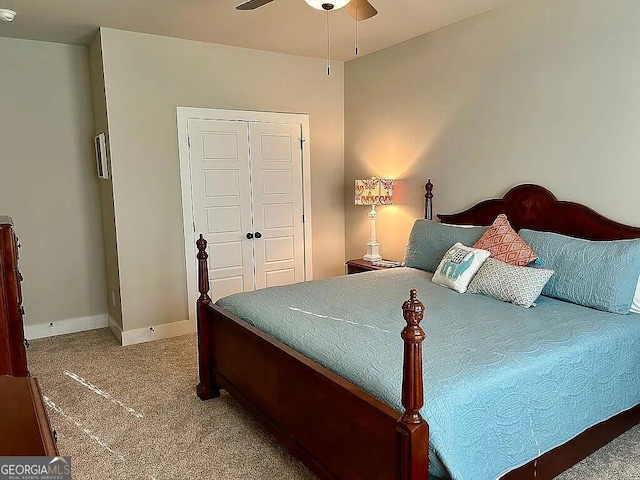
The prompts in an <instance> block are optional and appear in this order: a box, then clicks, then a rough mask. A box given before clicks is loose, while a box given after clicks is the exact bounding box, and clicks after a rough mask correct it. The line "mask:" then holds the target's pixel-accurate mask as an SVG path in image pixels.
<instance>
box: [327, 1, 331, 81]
mask: <svg viewBox="0 0 640 480" xmlns="http://www.w3.org/2000/svg"><path fill="white" fill-rule="evenodd" d="M329 75H331V26H330V25H329V10H327V76H329Z"/></svg>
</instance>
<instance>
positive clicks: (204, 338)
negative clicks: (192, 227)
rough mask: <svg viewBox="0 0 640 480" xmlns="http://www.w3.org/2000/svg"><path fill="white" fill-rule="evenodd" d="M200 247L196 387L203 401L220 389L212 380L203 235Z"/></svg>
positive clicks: (216, 395) (209, 300) (208, 300)
mask: <svg viewBox="0 0 640 480" xmlns="http://www.w3.org/2000/svg"><path fill="white" fill-rule="evenodd" d="M196 246H197V247H198V255H197V258H198V290H199V291H200V297H199V298H198V302H197V303H196V311H197V316H198V356H199V357H200V358H199V360H198V365H199V374H200V383H199V384H198V386H197V387H196V393H197V394H198V397H200V399H201V400H209V399H210V398H214V397H218V396H220V389H219V388H218V387H217V386H216V385H215V384H213V382H212V379H211V373H212V372H211V370H210V359H211V345H210V342H211V336H210V333H209V319H208V315H207V311H208V305H209V304H210V303H211V297H209V266H208V265H207V257H208V256H209V255H207V252H206V249H207V241H206V240H205V239H204V237H203V236H202V234H200V238H199V239H198V240H197V241H196Z"/></svg>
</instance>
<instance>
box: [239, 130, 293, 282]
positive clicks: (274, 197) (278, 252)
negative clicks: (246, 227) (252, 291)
mask: <svg viewBox="0 0 640 480" xmlns="http://www.w3.org/2000/svg"><path fill="white" fill-rule="evenodd" d="M300 136H301V127H300V125H289V124H277V123H252V124H251V125H250V126H249V143H250V158H251V172H252V189H253V223H254V230H255V232H259V234H260V235H261V236H260V238H256V239H255V240H254V241H255V247H254V248H255V259H256V287H257V288H264V287H273V286H277V285H286V284H290V283H295V282H301V281H304V279H305V278H304V224H303V221H302V218H303V217H302V215H303V195H302V193H303V192H302V150H301V148H300Z"/></svg>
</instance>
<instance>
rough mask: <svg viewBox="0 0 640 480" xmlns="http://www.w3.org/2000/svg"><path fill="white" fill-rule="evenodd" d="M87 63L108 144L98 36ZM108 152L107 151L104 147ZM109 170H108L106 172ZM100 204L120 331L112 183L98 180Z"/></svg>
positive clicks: (112, 305)
mask: <svg viewBox="0 0 640 480" xmlns="http://www.w3.org/2000/svg"><path fill="white" fill-rule="evenodd" d="M89 64H90V67H91V92H92V98H93V112H94V120H95V132H94V134H95V135H97V134H99V133H104V134H105V135H106V137H107V145H108V144H109V121H108V117H107V100H106V96H105V83H104V70H103V68H102V45H101V41H100V33H98V34H96V35H95V37H94V38H93V40H92V41H91V44H90V45H89ZM107 151H108V148H107ZM109 170H110V169H109ZM98 184H99V188H100V203H101V207H102V233H103V238H104V259H105V265H106V272H107V292H106V295H107V303H108V306H109V316H110V317H111V318H112V319H113V320H114V321H115V322H116V323H117V324H118V325H119V326H120V328H122V305H121V298H120V272H119V267H118V246H117V242H116V218H115V208H114V204H113V182H112V181H111V179H109V180H107V179H101V180H100V181H99V182H98Z"/></svg>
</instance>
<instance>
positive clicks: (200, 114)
mask: <svg viewBox="0 0 640 480" xmlns="http://www.w3.org/2000/svg"><path fill="white" fill-rule="evenodd" d="M190 119H198V120H226V121H242V122H249V123H253V122H259V123H284V124H293V125H300V127H301V130H302V139H301V154H302V198H303V206H302V207H303V218H304V238H303V241H304V277H305V280H313V262H312V252H313V248H312V229H311V156H310V151H311V149H310V145H309V144H310V139H309V138H310V137H309V115H308V114H306V113H278V112H254V111H244V110H222V109H216V108H194V107H177V122H178V157H179V160H180V184H181V190H182V217H183V234H184V252H185V265H186V273H187V278H186V280H187V284H186V289H187V299H188V310H189V321H190V322H191V324H192V325H193V326H194V327H195V325H196V300H197V299H198V288H197V268H196V267H197V261H196V253H197V249H196V245H195V239H196V235H197V234H198V232H196V231H195V220H194V215H193V198H192V193H191V191H192V189H191V160H190V152H189V149H190V147H189V136H188V128H187V126H188V122H189V120H190Z"/></svg>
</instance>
